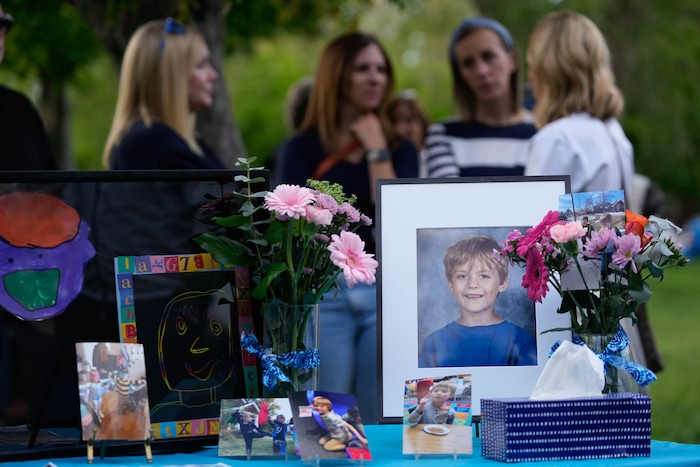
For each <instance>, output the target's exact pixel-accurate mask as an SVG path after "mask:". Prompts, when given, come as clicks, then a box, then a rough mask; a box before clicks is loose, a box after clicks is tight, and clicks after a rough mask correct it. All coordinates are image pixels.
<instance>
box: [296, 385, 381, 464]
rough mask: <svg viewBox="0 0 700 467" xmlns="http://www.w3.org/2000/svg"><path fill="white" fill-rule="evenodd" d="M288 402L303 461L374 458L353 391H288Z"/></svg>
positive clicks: (350, 460)
mask: <svg viewBox="0 0 700 467" xmlns="http://www.w3.org/2000/svg"><path fill="white" fill-rule="evenodd" d="M289 402H290V404H291V405H292V414H293V415H294V433H295V436H296V440H297V442H298V444H299V452H300V455H301V459H302V460H303V461H320V460H327V459H331V460H335V461H338V462H342V460H343V459H345V460H347V461H348V462H351V463H356V462H358V461H359V462H364V461H368V460H372V453H371V452H370V450H369V441H368V440H367V436H366V434H365V428H364V424H363V423H362V416H361V413H360V408H359V407H358V406H357V402H355V397H354V396H353V395H352V394H343V393H337V392H328V391H317V390H313V391H312V390H309V391H298V392H291V393H289Z"/></svg>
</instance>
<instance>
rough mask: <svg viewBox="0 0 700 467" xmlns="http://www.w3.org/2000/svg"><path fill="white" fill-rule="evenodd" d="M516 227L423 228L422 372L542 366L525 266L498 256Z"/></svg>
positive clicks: (420, 292) (419, 276)
mask: <svg viewBox="0 0 700 467" xmlns="http://www.w3.org/2000/svg"><path fill="white" fill-rule="evenodd" d="M516 228H518V227H498V228H481V227H479V228H449V229H447V228H443V229H418V230H417V231H416V236H417V248H416V251H417V256H418V257H417V264H418V269H417V279H418V284H417V285H418V288H417V291H418V297H417V298H418V314H417V320H418V347H417V348H418V367H419V368H438V367H460V368H462V367H476V366H528V365H529V366H536V365H537V341H536V334H535V332H536V320H535V305H534V303H533V302H532V301H531V300H529V299H528V297H527V293H526V291H525V289H524V288H523V287H522V286H521V282H522V277H523V273H524V271H523V268H521V267H517V266H512V265H511V264H510V262H509V260H508V259H507V258H506V257H504V256H501V255H499V254H498V252H500V250H501V249H502V248H503V242H504V241H505V239H506V236H507V235H508V233H509V232H511V231H513V230H514V229H516ZM494 253H495V254H494Z"/></svg>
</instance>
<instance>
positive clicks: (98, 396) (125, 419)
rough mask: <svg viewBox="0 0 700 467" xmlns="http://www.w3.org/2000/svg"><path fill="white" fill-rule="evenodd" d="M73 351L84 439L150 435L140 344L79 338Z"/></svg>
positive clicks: (136, 438) (143, 436)
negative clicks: (90, 340) (84, 340)
mask: <svg viewBox="0 0 700 467" xmlns="http://www.w3.org/2000/svg"><path fill="white" fill-rule="evenodd" d="M75 352H76V358H77V364H78V394H79V396H80V420H81V428H82V439H83V441H89V440H130V441H131V440H133V441H136V440H146V439H149V438H150V436H151V434H150V425H151V421H150V416H149V409H148V390H147V385H146V365H145V362H144V353H143V345H141V344H120V343H114V342H78V343H76V344H75Z"/></svg>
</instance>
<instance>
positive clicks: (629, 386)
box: [579, 334, 642, 394]
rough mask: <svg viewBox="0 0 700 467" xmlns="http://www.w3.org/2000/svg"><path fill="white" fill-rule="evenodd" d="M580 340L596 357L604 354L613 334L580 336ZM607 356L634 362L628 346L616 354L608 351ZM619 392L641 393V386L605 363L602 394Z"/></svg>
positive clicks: (619, 370)
mask: <svg viewBox="0 0 700 467" xmlns="http://www.w3.org/2000/svg"><path fill="white" fill-rule="evenodd" d="M579 337H580V338H581V340H582V341H583V342H584V344H586V345H587V346H588V348H590V349H591V350H592V351H593V353H595V354H596V355H601V354H602V353H603V352H605V349H606V348H607V347H608V344H609V343H610V342H611V341H612V340H613V338H614V337H615V334H580V335H579ZM608 354H609V355H613V356H617V357H621V358H624V359H625V360H629V361H631V362H635V360H634V355H633V354H632V349H631V348H630V346H629V345H628V346H627V347H625V348H624V349H622V350H620V351H617V352H610V351H608ZM619 392H642V388H641V386H639V384H637V382H636V381H635V380H634V378H633V377H632V375H631V374H630V373H629V372H628V371H626V370H624V369H622V368H618V367H616V366H613V365H610V364H609V363H607V362H606V363H605V388H604V389H603V393H604V394H612V393H619Z"/></svg>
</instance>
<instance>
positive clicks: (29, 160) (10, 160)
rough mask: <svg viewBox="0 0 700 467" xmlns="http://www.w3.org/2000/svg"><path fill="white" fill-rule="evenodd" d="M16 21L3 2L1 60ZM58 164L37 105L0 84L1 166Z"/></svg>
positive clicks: (48, 167) (32, 167) (30, 167)
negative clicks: (5, 8)
mask: <svg viewBox="0 0 700 467" xmlns="http://www.w3.org/2000/svg"><path fill="white" fill-rule="evenodd" d="M13 24H14V21H13V18H12V16H11V15H9V14H7V13H5V12H4V11H3V9H2V5H0V63H2V60H3V58H4V56H5V40H6V39H7V36H8V34H9V33H10V30H11V29H12V25H13ZM57 168H58V166H57V164H56V160H55V159H54V157H53V153H52V151H51V146H50V144H49V138H48V137H47V136H46V131H45V129H44V123H43V122H42V120H41V117H40V116H39V113H38V112H37V111H36V108H35V107H34V105H33V104H32V103H31V101H30V100H29V99H27V97H26V96H25V95H24V94H21V93H19V92H17V91H15V90H13V89H10V88H7V87H5V86H2V85H0V170H54V169H57Z"/></svg>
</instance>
